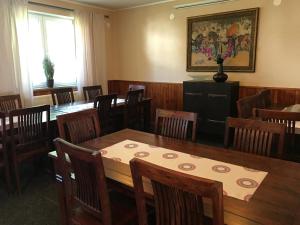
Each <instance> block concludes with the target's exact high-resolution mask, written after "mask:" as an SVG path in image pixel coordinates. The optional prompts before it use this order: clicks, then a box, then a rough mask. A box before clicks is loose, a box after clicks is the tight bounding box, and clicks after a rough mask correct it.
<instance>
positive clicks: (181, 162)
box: [101, 140, 268, 201]
mask: <svg viewBox="0 0 300 225" xmlns="http://www.w3.org/2000/svg"><path fill="white" fill-rule="evenodd" d="M101 154H102V156H103V157H105V158H110V159H113V160H116V161H120V162H123V163H125V164H128V165H129V161H130V160H131V159H133V158H135V157H136V158H141V159H143V160H145V161H147V162H150V163H154V164H156V165H159V166H163V167H166V168H168V169H172V170H175V171H178V172H182V173H186V174H190V175H194V176H198V177H203V178H206V179H211V180H216V181H220V182H222V183H223V190H224V195H227V196H230V197H233V198H237V199H240V200H245V201H249V200H250V199H251V197H252V196H253V194H254V192H255V191H256V190H257V188H258V187H259V185H260V184H261V183H262V181H263V180H264V178H265V177H266V175H267V174H268V173H267V172H263V171H258V170H254V169H250V168H245V167H241V166H237V165H233V164H229V163H224V162H220V161H216V160H211V159H207V158H202V157H198V156H194V155H190V154H186V153H182V152H177V151H173V150H170V149H166V148H161V147H157V146H151V145H148V144H144V143H140V142H136V141H131V140H125V141H122V142H119V143H117V144H115V145H112V146H110V147H107V148H105V149H102V150H101Z"/></svg>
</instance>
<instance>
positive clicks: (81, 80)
mask: <svg viewBox="0 0 300 225" xmlns="http://www.w3.org/2000/svg"><path fill="white" fill-rule="evenodd" d="M75 33H76V60H77V72H78V90H79V91H80V93H81V92H82V87H83V86H89V85H98V84H101V85H102V88H103V91H104V93H107V77H106V47H105V20H104V15H102V14H98V13H93V12H84V11H76V12H75ZM81 97H82V93H81Z"/></svg>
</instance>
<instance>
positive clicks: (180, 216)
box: [130, 159, 224, 225]
mask: <svg viewBox="0 0 300 225" xmlns="http://www.w3.org/2000/svg"><path fill="white" fill-rule="evenodd" d="M130 168H131V174H132V179H133V184H134V191H135V198H136V204H137V210H138V216H139V225H148V221H147V212H146V199H145V193H146V192H145V190H144V186H143V180H144V179H143V178H148V179H150V181H151V184H152V188H153V195H154V201H155V214H156V225H207V224H213V225H224V209H223V185H222V183H221V182H218V181H213V180H208V179H204V178H200V177H195V176H192V175H188V174H183V173H179V172H176V171H173V170H170V169H167V168H163V167H160V166H157V165H155V164H151V163H148V162H145V161H142V160H140V159H133V160H131V161H130ZM203 197H204V198H208V199H211V201H212V209H213V218H212V219H209V218H207V217H205V216H204V211H203V202H202V198H203ZM211 220H212V222H211Z"/></svg>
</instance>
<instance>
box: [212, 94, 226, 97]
mask: <svg viewBox="0 0 300 225" xmlns="http://www.w3.org/2000/svg"><path fill="white" fill-rule="evenodd" d="M208 97H209V98H227V95H220V94H208Z"/></svg>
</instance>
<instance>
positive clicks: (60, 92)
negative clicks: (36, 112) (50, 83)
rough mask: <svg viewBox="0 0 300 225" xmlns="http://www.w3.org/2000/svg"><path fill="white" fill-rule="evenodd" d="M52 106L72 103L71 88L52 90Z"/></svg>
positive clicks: (72, 94)
mask: <svg viewBox="0 0 300 225" xmlns="http://www.w3.org/2000/svg"><path fill="white" fill-rule="evenodd" d="M51 96H52V101H53V105H62V104H66V103H72V102H74V93H73V88H54V89H52V91H51Z"/></svg>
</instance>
